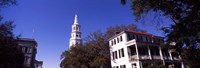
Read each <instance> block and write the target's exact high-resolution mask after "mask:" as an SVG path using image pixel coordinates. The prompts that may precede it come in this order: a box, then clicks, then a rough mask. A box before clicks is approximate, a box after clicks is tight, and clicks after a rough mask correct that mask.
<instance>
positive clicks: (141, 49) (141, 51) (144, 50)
mask: <svg viewBox="0 0 200 68" xmlns="http://www.w3.org/2000/svg"><path fill="white" fill-rule="evenodd" d="M138 51H139V54H140V55H148V49H147V47H138Z"/></svg>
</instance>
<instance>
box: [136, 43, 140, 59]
mask: <svg viewBox="0 0 200 68" xmlns="http://www.w3.org/2000/svg"><path fill="white" fill-rule="evenodd" d="M135 50H136V53H137V59H138V60H139V59H140V58H139V52H138V47H137V45H136V44H135Z"/></svg>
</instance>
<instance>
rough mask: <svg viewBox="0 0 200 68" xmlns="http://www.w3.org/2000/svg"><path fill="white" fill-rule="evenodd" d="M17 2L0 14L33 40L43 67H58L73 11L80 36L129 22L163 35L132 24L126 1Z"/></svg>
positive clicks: (68, 35) (48, 0) (153, 29)
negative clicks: (122, 2)
mask: <svg viewBox="0 0 200 68" xmlns="http://www.w3.org/2000/svg"><path fill="white" fill-rule="evenodd" d="M17 3H18V5H17V6H11V7H8V8H6V9H4V10H3V11H2V15H3V16H4V19H5V20H13V21H14V24H15V25H16V28H15V30H14V33H15V34H16V35H19V34H21V35H22V37H25V38H35V39H36V41H37V42H38V48H37V51H38V53H37V57H36V59H37V60H41V61H43V62H44V64H43V67H44V68H59V64H60V61H61V60H60V55H61V54H62V52H63V51H64V50H67V49H68V47H69V46H68V45H69V38H70V32H71V25H72V24H73V21H74V15H75V13H77V14H78V20H79V24H80V25H81V31H82V38H84V37H86V35H87V34H89V33H91V32H94V31H96V30H101V31H105V30H106V28H107V27H109V26H114V25H116V24H125V25H127V24H131V23H134V24H137V26H138V28H140V29H145V30H147V31H148V32H149V33H152V34H155V35H159V36H163V35H162V34H163V33H162V32H161V31H159V30H157V29H156V28H155V27H153V25H151V24H146V25H143V24H141V23H136V22H135V21H134V16H133V14H132V11H131V10H130V4H129V3H128V4H127V5H125V6H122V5H121V4H120V0H17ZM149 17H151V16H149ZM145 21H147V22H148V23H149V22H152V21H150V20H148V19H147V20H145ZM167 22H168V21H167ZM33 29H35V33H34V34H33V33H32V30H33Z"/></svg>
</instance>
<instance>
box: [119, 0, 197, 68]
mask: <svg viewBox="0 0 200 68" xmlns="http://www.w3.org/2000/svg"><path fill="white" fill-rule="evenodd" d="M121 1H124V2H125V1H126V0H121ZM131 2H132V6H131V8H132V10H133V13H134V15H135V16H136V20H139V19H141V18H142V16H143V15H146V14H148V13H152V12H155V13H158V14H159V15H161V16H165V17H167V18H169V19H171V21H172V22H173V23H174V24H173V25H171V26H170V27H167V28H166V27H164V28H162V30H163V31H164V32H165V33H166V39H167V43H168V44H169V43H170V42H176V46H175V47H176V50H177V51H178V52H179V53H180V54H181V57H182V58H183V60H184V61H185V62H186V63H187V64H188V65H189V66H190V67H191V68H193V67H195V66H196V67H198V66H199V65H200V63H196V62H198V61H200V60H199V58H198V57H193V56H191V54H189V53H187V52H185V51H188V50H187V49H189V50H190V49H191V50H199V49H200V48H199V47H200V45H199V43H200V7H199V6H200V0H131ZM156 20H157V19H156ZM155 23H157V22H155ZM195 52H196V51H195ZM183 54H184V55H183ZM193 55H200V53H199V52H196V53H194V54H193ZM185 56H191V57H190V58H189V57H185ZM193 59H196V60H193ZM191 60H192V61H191ZM194 64H195V65H194Z"/></svg>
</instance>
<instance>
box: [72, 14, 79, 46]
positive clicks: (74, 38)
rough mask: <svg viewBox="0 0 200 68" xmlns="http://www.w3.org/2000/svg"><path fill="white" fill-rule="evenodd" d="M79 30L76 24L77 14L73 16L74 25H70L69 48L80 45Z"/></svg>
mask: <svg viewBox="0 0 200 68" xmlns="http://www.w3.org/2000/svg"><path fill="white" fill-rule="evenodd" d="M80 28H81V26H80V25H79V24H78V16H77V14H75V18H74V24H73V25H72V32H71V37H70V42H69V45H70V48H71V47H72V46H74V45H78V44H82V39H81V31H80Z"/></svg>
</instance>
